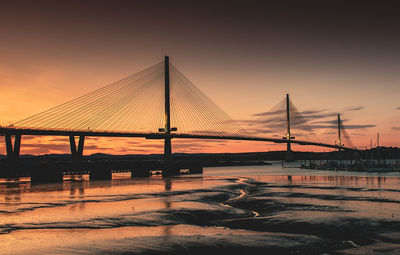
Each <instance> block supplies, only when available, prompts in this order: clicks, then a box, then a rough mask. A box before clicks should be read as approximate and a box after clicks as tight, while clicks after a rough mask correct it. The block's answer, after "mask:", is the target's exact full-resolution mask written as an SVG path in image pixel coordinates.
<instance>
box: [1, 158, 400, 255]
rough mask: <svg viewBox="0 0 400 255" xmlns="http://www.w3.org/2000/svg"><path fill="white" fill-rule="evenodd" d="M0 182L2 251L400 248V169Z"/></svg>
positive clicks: (275, 169) (256, 170)
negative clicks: (50, 182) (360, 171)
mask: <svg viewBox="0 0 400 255" xmlns="http://www.w3.org/2000/svg"><path fill="white" fill-rule="evenodd" d="M296 164H297V165H298V163H293V165H292V167H290V168H282V167H281V164H280V162H274V163H273V165H271V166H249V167H247V166H240V167H222V168H207V169H205V170H204V174H203V175H184V176H181V177H176V178H162V177H159V176H156V177H151V178H135V179H130V178H123V176H119V178H118V176H115V179H113V180H111V181H90V182H89V181H85V180H80V181H64V183H62V184H31V183H30V182H5V180H0V244H1V249H0V254H27V253H29V254H186V253H191V254H204V253H205V252H209V253H211V254H213V253H215V252H218V253H221V254H227V253H231V252H234V251H235V252H237V251H241V250H242V251H245V252H251V253H253V254H265V252H269V254H400V221H399V220H400V196H399V194H400V173H384V174H377V173H356V172H333V171H320V170H305V169H299V168H296V167H295V166H296Z"/></svg>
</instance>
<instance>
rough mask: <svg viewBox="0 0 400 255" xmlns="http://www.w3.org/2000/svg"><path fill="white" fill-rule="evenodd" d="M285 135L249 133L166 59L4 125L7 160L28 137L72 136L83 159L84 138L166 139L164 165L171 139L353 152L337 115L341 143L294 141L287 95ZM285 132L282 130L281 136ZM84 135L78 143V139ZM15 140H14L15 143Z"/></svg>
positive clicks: (14, 156) (74, 151)
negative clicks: (313, 147) (311, 147)
mask: <svg viewBox="0 0 400 255" xmlns="http://www.w3.org/2000/svg"><path fill="white" fill-rule="evenodd" d="M285 103H286V109H284V110H283V112H284V113H285V115H286V116H285V119H286V130H285V133H286V134H285V136H284V137H282V138H276V137H260V136H253V135H250V134H249V133H248V132H247V131H246V130H245V129H244V128H242V127H241V125H240V124H239V122H238V121H235V120H234V119H232V118H231V117H230V116H229V115H228V114H226V113H225V112H224V111H223V110H222V109H220V108H219V107H218V106H217V105H216V104H215V103H213V102H212V101H211V100H210V99H209V98H208V97H207V96H206V95H205V94H204V93H203V92H201V91H200V90H199V89H198V88H197V87H196V86H195V85H194V84H193V83H192V82H190V80H189V79H188V78H186V77H185V76H184V75H183V74H182V73H181V72H180V71H179V70H178V69H177V68H176V67H175V66H174V65H172V64H171V63H170V61H169V57H168V56H166V57H165V60H164V61H163V62H161V63H158V64H156V65H154V66H151V67H149V68H147V69H145V70H143V71H141V72H138V73H135V74H133V75H131V76H129V77H126V78H124V79H122V80H120V81H117V82H115V83H112V84H110V85H107V86H105V87H102V88H100V89H97V90H95V91H93V92H91V93H88V94H86V95H83V96H81V97H78V98H76V99H73V100H71V101H68V102H66V103H63V104H61V105H58V106H56V107H53V108H51V109H48V110H46V111H44V112H41V113H38V114H36V115H33V116H31V117H28V118H26V119H23V120H21V121H18V122H16V123H14V124H11V125H8V126H2V127H0V134H2V135H4V136H5V143H6V152H7V157H8V159H10V160H16V159H18V157H19V155H20V147H21V138H22V136H23V135H37V136H66V137H69V143H70V150H71V155H72V157H73V158H79V157H82V155H83V151H84V142H85V137H92V136H97V137H142V138H146V139H162V140H164V161H165V162H167V163H168V162H170V161H171V160H172V149H171V147H172V146H171V140H172V139H175V138H180V139H223V140H240V141H262V142H273V143H280V144H286V145H287V159H291V152H292V149H291V145H292V144H299V145H312V146H319V147H327V148H333V149H337V150H354V148H352V147H348V146H344V144H342V137H341V136H342V133H343V132H345V130H344V126H343V124H342V121H341V120H340V115H338V120H337V126H338V143H337V144H327V143H321V142H316V141H307V140H301V139H295V137H294V136H292V134H291V120H292V116H291V113H292V110H293V109H291V108H295V107H294V105H293V103H292V102H291V101H290V99H289V95H286V99H285ZM282 133H283V132H282ZM76 137H79V140H78V145H77V144H76V140H75V138H76ZM13 138H14V141H13Z"/></svg>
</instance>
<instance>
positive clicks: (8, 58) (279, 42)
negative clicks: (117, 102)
mask: <svg viewBox="0 0 400 255" xmlns="http://www.w3.org/2000/svg"><path fill="white" fill-rule="evenodd" d="M150 2H151V3H149V4H144V3H142V4H139V5H138V6H133V5H132V4H131V3H129V1H116V2H115V3H110V2H107V1H104V2H102V1H100V2H99V3H101V4H98V5H96V7H93V6H92V5H91V4H89V2H84V1H83V2H82V1H70V2H69V3H54V2H53V1H35V3H32V2H31V1H16V2H15V3H7V4H5V5H4V8H2V9H1V10H0V33H1V35H2V40H1V43H0V56H1V58H0V89H1V93H0V123H1V124H2V125H7V124H10V123H13V122H15V121H18V120H20V119H23V118H25V117H28V116H30V115H32V114H35V113H38V112H41V111H43V110H46V109H48V108H50V107H52V106H55V105H58V104H61V103H63V102H65V101H67V100H70V99H73V98H76V97H78V96H80V95H82V94H85V93H88V92H90V91H92V90H94V89H97V88H100V87H102V86H105V85H107V84H110V83H112V82H114V81H116V80H119V79H121V78H124V77H126V76H128V75H130V74H132V73H136V72H138V71H141V70H142V69H144V68H146V67H148V66H151V65H153V64H156V63H158V62H160V61H162V60H163V57H164V55H170V56H171V61H172V63H173V64H174V65H175V66H176V67H177V68H179V69H180V71H182V72H183V73H184V74H185V75H186V76H187V77H188V78H190V79H191V81H192V82H193V83H194V84H195V85H196V86H197V87H198V88H200V89H201V90H202V91H203V92H204V93H205V94H206V95H208V97H209V98H210V99H212V100H213V101H214V102H215V103H216V104H217V105H218V106H220V107H221V108H222V109H223V110H224V111H225V112H227V113H228V114H229V115H230V116H231V117H233V118H234V119H236V120H240V121H249V120H255V119H257V118H256V117H255V116H254V114H257V113H262V112H266V111H268V110H270V109H271V108H272V107H273V106H274V105H276V104H277V103H278V102H280V101H281V100H282V99H283V98H284V96H285V94H286V93H290V95H291V100H292V101H293V102H294V104H295V105H296V106H297V108H298V109H299V111H316V110H318V111H321V114H322V115H324V114H325V115H329V114H330V113H341V114H342V118H343V119H344V120H345V125H353V127H354V129H349V130H348V132H349V134H350V135H351V137H352V140H353V143H354V145H356V146H359V147H365V146H369V144H370V140H371V139H372V140H373V145H375V143H376V133H377V132H380V134H381V140H380V141H381V145H384V146H399V145H400V138H399V134H400V119H399V115H400V110H399V107H400V103H399V101H398V97H399V96H400V86H399V85H398V84H399V81H400V73H399V72H398V68H399V67H400V56H399V52H400V51H399V45H400V39H399V35H398V32H397V28H398V26H397V25H398V15H397V14H395V13H392V12H391V9H393V8H391V7H390V6H369V5H368V4H366V5H365V6H363V8H358V7H357V8H355V6H356V5H354V6H353V5H351V4H350V5H348V6H347V5H346V8H342V7H343V6H342V5H341V4H340V3H341V2H340V1H339V2H337V5H334V4H332V5H331V6H330V8H329V7H328V8H327V7H323V6H318V5H315V4H313V5H312V6H311V5H307V4H306V5H304V6H301V8H304V9H301V8H300V7H299V8H300V9H298V8H294V7H293V6H289V7H290V8H289V9H288V6H286V5H282V6H281V5H279V4H277V5H276V6H269V7H268V8H267V7H266V6H263V5H262V4H261V3H259V2H257V3H256V2H254V5H250V4H249V5H246V6H242V4H241V2H235V1H233V2H232V4H231V6H229V7H228V8H227V7H226V6H224V5H222V4H212V5H210V3H203V4H200V3H197V4H193V5H184V6H181V5H180V4H178V2H179V1H176V2H175V1H172V2H171V3H170V4H169V5H168V6H165V5H164V4H163V3H162V1H150ZM179 3H180V2H179ZM353 7H354V8H353ZM296 9H298V10H297V11H296ZM288 10H289V11H288ZM265 11H268V13H269V14H270V15H267V14H268V13H265ZM288 12H289V13H288ZM238 14H240V16H238ZM321 14H323V15H321ZM339 14H340V15H339ZM336 15H337V16H336ZM339 16H340V19H339V18H338V17H339ZM238 17H240V18H238ZM376 21H379V22H376ZM333 119H334V118H331V119H329V118H328V119H327V118H325V119H321V120H333ZM316 121H317V120H316ZM263 127H264V128H268V124H265V125H264V126H263ZM357 127H358V128H357ZM334 132H335V130H333V129H321V130H319V131H318V132H317V133H318V134H317V135H318V139H319V140H320V141H321V142H326V143H332V144H333V143H334V142H335V140H337V137H336V135H335V134H334ZM281 135H282V136H284V130H282V134H281ZM0 142H1V145H0V153H2V154H4V151H5V150H4V139H3V138H1V139H0ZM85 145H86V148H85V149H86V150H85V154H91V153H96V152H106V153H116V154H125V153H126V154H128V153H159V152H161V151H162V146H161V145H160V144H159V142H158V141H148V140H144V139H116V138H115V139H114V138H113V139H111V138H96V139H95V138H90V139H88V140H87V143H86V144H85ZM280 148H281V147H279V146H276V145H271V144H267V143H252V142H223V141H222V142H221V141H206V142H200V141H195V142H188V141H174V151H175V152H244V151H266V150H275V149H280ZM303 148H305V149H307V150H308V149H315V148H311V147H303ZM295 149H299V148H298V147H295ZM63 152H68V143H67V138H66V137H65V138H63V137H48V138H32V137H23V140H22V153H32V154H41V153H63Z"/></svg>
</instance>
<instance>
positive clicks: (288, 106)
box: [284, 94, 294, 161]
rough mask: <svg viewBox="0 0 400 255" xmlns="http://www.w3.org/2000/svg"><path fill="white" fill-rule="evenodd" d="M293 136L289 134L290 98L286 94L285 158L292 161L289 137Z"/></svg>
mask: <svg viewBox="0 0 400 255" xmlns="http://www.w3.org/2000/svg"><path fill="white" fill-rule="evenodd" d="M292 138H294V137H291V135H290V100H289V94H286V137H284V139H286V141H287V142H286V145H287V147H286V160H287V161H292V160H293V153H292V147H291V144H290V142H291V139H292Z"/></svg>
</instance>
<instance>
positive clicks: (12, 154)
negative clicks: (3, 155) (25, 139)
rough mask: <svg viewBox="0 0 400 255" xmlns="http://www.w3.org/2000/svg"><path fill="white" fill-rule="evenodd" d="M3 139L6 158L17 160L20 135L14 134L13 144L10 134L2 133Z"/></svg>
mask: <svg viewBox="0 0 400 255" xmlns="http://www.w3.org/2000/svg"><path fill="white" fill-rule="evenodd" d="M4 140H5V142H6V152H7V158H8V159H9V160H10V161H15V160H17V159H18V158H19V152H20V148H21V135H20V134H19V135H15V138H14V144H13V142H12V138H11V135H8V134H6V135H4Z"/></svg>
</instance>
